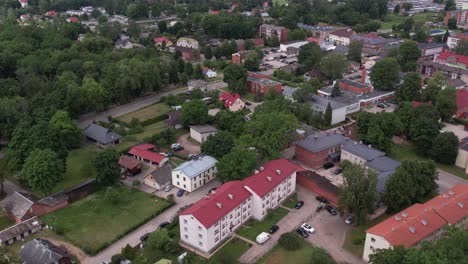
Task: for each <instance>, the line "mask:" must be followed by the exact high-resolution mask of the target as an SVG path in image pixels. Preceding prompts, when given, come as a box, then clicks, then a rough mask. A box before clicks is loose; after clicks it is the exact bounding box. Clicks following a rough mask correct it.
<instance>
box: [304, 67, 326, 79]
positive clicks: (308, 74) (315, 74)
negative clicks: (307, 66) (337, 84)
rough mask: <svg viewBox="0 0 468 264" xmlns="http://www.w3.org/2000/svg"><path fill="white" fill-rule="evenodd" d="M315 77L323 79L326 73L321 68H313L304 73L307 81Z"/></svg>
mask: <svg viewBox="0 0 468 264" xmlns="http://www.w3.org/2000/svg"><path fill="white" fill-rule="evenodd" d="M314 78H317V79H319V80H322V79H324V78H325V74H323V72H321V71H320V70H317V69H312V70H309V71H306V73H304V79H305V80H306V81H310V80H311V79H314Z"/></svg>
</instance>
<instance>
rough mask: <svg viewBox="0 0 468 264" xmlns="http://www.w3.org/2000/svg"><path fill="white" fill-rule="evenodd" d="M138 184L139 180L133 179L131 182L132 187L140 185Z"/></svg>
mask: <svg viewBox="0 0 468 264" xmlns="http://www.w3.org/2000/svg"><path fill="white" fill-rule="evenodd" d="M140 184H141V182H140V181H139V180H133V182H132V186H133V187H137V186H140Z"/></svg>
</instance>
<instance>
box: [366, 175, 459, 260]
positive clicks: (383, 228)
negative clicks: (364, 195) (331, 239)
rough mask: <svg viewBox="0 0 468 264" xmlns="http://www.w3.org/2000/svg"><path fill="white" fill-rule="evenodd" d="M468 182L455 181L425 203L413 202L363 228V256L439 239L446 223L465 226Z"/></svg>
mask: <svg viewBox="0 0 468 264" xmlns="http://www.w3.org/2000/svg"><path fill="white" fill-rule="evenodd" d="M467 199H468V184H458V185H455V186H454V187H452V188H451V189H450V190H448V191H446V192H443V193H441V194H439V195H438V196H436V197H434V198H433V199H431V200H429V201H428V202H426V203H424V204H419V203H416V204H413V205H412V206H410V207H408V208H406V209H405V210H403V211H402V212H399V213H397V214H396V215H394V216H393V217H390V218H388V219H387V220H385V221H383V222H381V223H379V224H377V225H375V226H373V227H371V228H370V229H368V230H367V231H366V239H365V244H364V254H363V259H364V260H365V261H369V256H370V255H372V254H374V253H375V252H376V251H377V250H378V249H388V248H392V247H395V246H403V247H406V248H410V247H418V246H420V245H421V244H422V243H423V242H426V241H427V242H430V243H434V242H436V241H437V240H438V239H440V238H442V235H443V233H444V228H445V227H446V226H455V227H458V228H461V229H466V228H467V227H468V207H466V206H465V202H466V201H467Z"/></svg>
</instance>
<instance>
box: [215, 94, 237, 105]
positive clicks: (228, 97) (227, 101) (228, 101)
mask: <svg viewBox="0 0 468 264" xmlns="http://www.w3.org/2000/svg"><path fill="white" fill-rule="evenodd" d="M238 99H240V95H239V94H238V93H228V92H222V93H221V94H220V95H219V100H221V101H223V102H224V106H225V107H226V108H229V107H230V106H231V105H233V104H234V103H235V102H236V101H237V100H238Z"/></svg>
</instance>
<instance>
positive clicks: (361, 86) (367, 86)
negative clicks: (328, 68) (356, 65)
mask: <svg viewBox="0 0 468 264" xmlns="http://www.w3.org/2000/svg"><path fill="white" fill-rule="evenodd" d="M337 82H338V83H345V84H347V85H351V86H353V87H356V88H359V89H366V88H369V87H370V86H369V85H367V84H363V83H360V82H354V81H351V80H349V79H340V80H338V81H337Z"/></svg>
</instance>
